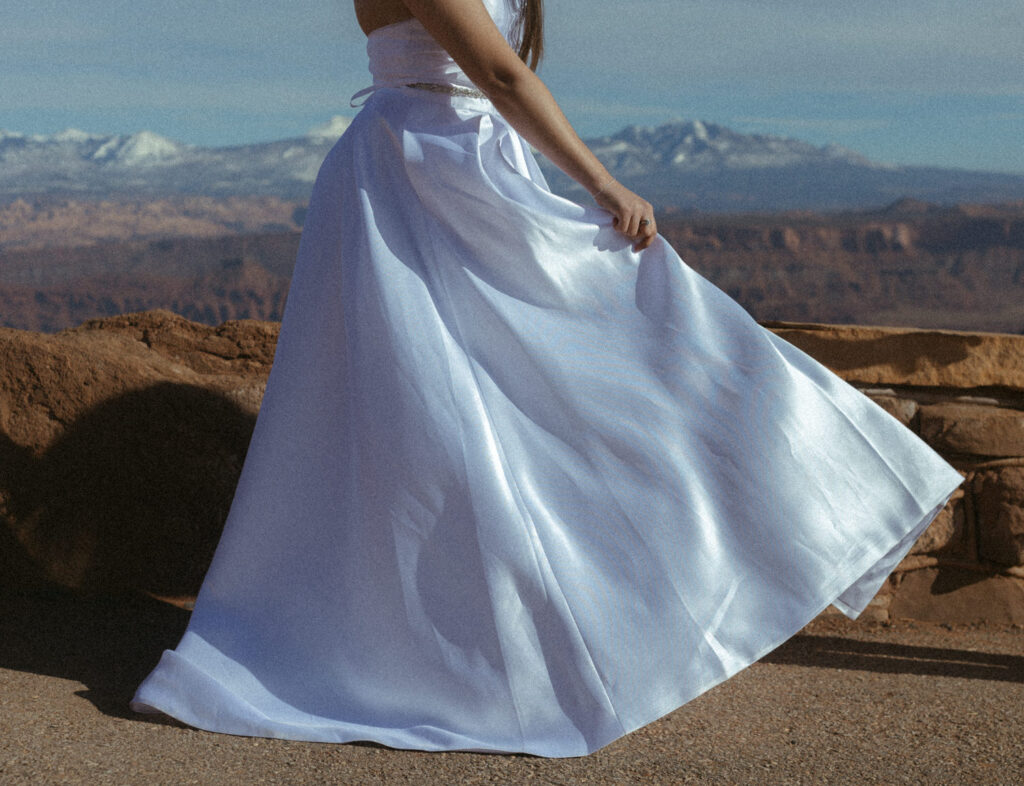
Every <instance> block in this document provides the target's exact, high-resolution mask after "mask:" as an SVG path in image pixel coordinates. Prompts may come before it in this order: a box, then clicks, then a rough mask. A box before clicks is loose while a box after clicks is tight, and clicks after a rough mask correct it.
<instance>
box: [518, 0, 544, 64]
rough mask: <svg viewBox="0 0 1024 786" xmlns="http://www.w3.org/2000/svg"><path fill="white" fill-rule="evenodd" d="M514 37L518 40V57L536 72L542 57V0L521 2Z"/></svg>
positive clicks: (523, 0) (522, 0)
mask: <svg viewBox="0 0 1024 786" xmlns="http://www.w3.org/2000/svg"><path fill="white" fill-rule="evenodd" d="M516 37H517V38H518V39H519V57H520V58H521V59H522V61H523V62H524V63H526V64H527V65H528V66H530V68H532V69H533V70H534V71H536V70H537V66H538V64H539V63H540V59H541V57H543V55H544V3H543V0H521V3H520V6H519V19H518V20H517V21H516Z"/></svg>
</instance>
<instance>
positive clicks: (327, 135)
mask: <svg viewBox="0 0 1024 786" xmlns="http://www.w3.org/2000/svg"><path fill="white" fill-rule="evenodd" d="M351 123H352V118H350V117H344V116H343V115H335V116H334V117H332V118H331V119H330V120H328V121H327V122H326V123H321V124H320V125H317V126H313V127H312V128H311V129H309V133H307V134H306V138H307V139H312V140H316V141H325V140H330V141H332V142H333V141H334V140H336V139H338V138H339V137H340V136H341V135H342V134H344V133H345V129H346V128H348V127H349V125H350V124H351Z"/></svg>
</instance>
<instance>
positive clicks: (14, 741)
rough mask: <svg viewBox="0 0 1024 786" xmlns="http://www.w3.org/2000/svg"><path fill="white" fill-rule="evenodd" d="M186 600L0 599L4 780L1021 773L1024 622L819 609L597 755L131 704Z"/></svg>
mask: <svg viewBox="0 0 1024 786" xmlns="http://www.w3.org/2000/svg"><path fill="white" fill-rule="evenodd" d="M186 621H187V612H183V611H181V610H179V609H175V608H173V607H169V606H166V605H164V604H160V603H157V602H155V601H151V600H148V599H140V598H122V599H116V600H114V599H82V598H76V597H72V596H66V595H55V594H33V595H5V596H0V783H2V784H4V785H5V786H6V785H7V784H29V783H33V784H35V783H38V784H56V783H82V784H90V785H91V784H108V783H109V784H165V783H166V784H236V783H237V784H247V785H248V784H306V783H308V784H318V785H319V784H385V783H386V784H483V783H513V784H515V783H536V784H631V783H643V784H651V783H657V784H675V783H712V784H720V783H721V784H774V783H785V784H828V783H850V784H858V785H859V784H903V783H906V784H972V786H973V785H974V784H1012V785H1013V786H1017V785H1018V784H1020V783H1024V629H1021V628H1020V627H1008V626H985V627H966V626H948V625H946V626H943V625H933V624H926V623H912V622H899V623H896V624H894V625H891V626H884V625H878V624H869V623H855V622H850V621H848V620H845V619H844V618H839V617H821V618H819V619H818V620H816V621H815V622H813V623H812V624H811V625H810V626H808V627H807V628H806V629H805V630H804V631H803V632H802V633H800V634H799V635H798V636H796V637H795V638H793V639H792V640H790V641H789V642H788V643H786V644H785V645H783V646H782V647H780V648H779V649H777V650H776V651H775V652H773V653H772V654H771V655H769V656H768V657H767V658H765V659H764V660H762V661H761V662H759V663H756V664H754V665H753V666H752V667H751V668H749V669H747V670H746V671H744V672H742V673H741V674H739V675H737V676H736V677H734V678H733V679H731V680H729V681H728V682H726V683H725V684H723V685H720V686H719V687H717V688H715V689H713V690H711V691H709V692H708V693H706V694H704V695H703V696H701V697H699V698H698V699H696V700H695V701H693V702H691V703H689V704H688V705H686V706H685V707H683V708H681V709H679V710H677V711H676V712H674V713H672V714H670V715H668V716H666V717H665V718H663V719H661V720H660V721H658V722H656V723H653V724H651V725H649V726H647V727H645V728H643V729H641V730H639V731H637V732H634V733H633V734H630V735H628V736H627V737H625V738H623V739H621V740H619V741H617V742H615V743H613V744H612V745H609V746H608V747H607V748H604V749H603V750H601V751H598V752H597V753H595V754H593V755H591V756H587V757H584V758H578V759H541V758H535V757H531V756H519V755H515V756H505V755H486V754H472V753H418V752H408V751H395V750H390V749H386V748H382V747H379V746H375V745H368V744H352V745H325V744H317V743H302V742H289V741H281V740H265V739H252V738H247V737H231V736H227V735H221V734H211V733H208V732H201V731H196V730H193V729H189V728H187V727H185V726H182V725H180V724H178V723H177V722H174V721H171V720H169V719H164V718H162V717H161V716H157V717H153V716H141V715H136V714H134V713H132V712H131V711H129V710H128V708H127V702H128V700H129V698H130V697H131V695H132V693H133V691H134V689H135V686H136V684H137V683H138V682H139V681H140V680H141V679H142V678H143V677H144V676H145V675H146V674H147V673H148V671H149V669H150V668H151V667H152V666H153V665H154V664H155V663H156V660H157V659H158V658H159V655H160V652H161V651H162V650H163V649H164V648H165V647H173V646H174V644H175V643H176V642H177V640H178V637H179V636H180V635H181V633H182V631H183V630H184V626H185V623H186Z"/></svg>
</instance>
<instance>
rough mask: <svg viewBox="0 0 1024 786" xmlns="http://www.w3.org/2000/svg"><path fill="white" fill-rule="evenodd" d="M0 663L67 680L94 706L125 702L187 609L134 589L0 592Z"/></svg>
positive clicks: (117, 707)
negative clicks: (116, 591)
mask: <svg viewBox="0 0 1024 786" xmlns="http://www.w3.org/2000/svg"><path fill="white" fill-rule="evenodd" d="M0 607H2V609H3V612H2V613H0V668H4V669H14V670H18V671H25V672H29V673H32V674H42V675H47V676H51V677H58V678H60V679H65V680H73V681H75V682H79V683H81V684H83V685H84V686H85V689H84V690H79V691H76V695H79V696H82V697H84V698H86V699H88V700H89V701H90V702H92V703H93V704H94V705H95V706H96V708H97V709H99V710H100V712H102V713H104V714H105V715H110V716H114V717H118V718H133V719H139V718H143V717H149V716H141V715H138V714H137V713H134V712H132V711H131V710H130V709H129V708H128V702H129V700H130V699H131V697H132V696H133V695H134V693H135V688H136V687H138V684H139V683H140V682H141V681H142V680H143V679H144V678H145V676H146V675H147V674H148V673H149V672H150V670H151V669H152V668H153V667H154V666H156V663H157V661H158V660H159V659H160V654H161V653H162V652H163V651H164V650H165V649H169V648H173V647H174V646H176V645H177V643H178V640H179V639H180V638H181V635H182V634H183V633H184V632H185V626H186V625H187V624H188V618H189V612H187V611H185V610H183V609H180V608H176V607H174V606H171V605H168V604H166V603H162V602H160V601H157V600H153V599H151V598H147V597H145V596H141V595H122V596H94V597H83V596H81V595H76V594H73V593H71V592H66V591H62V590H52V591H39V592H30V593H4V594H3V595H0Z"/></svg>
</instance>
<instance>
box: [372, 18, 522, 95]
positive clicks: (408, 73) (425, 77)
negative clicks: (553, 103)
mask: <svg viewBox="0 0 1024 786" xmlns="http://www.w3.org/2000/svg"><path fill="white" fill-rule="evenodd" d="M483 3H484V6H485V7H486V8H487V11H488V13H489V14H490V15H491V19H493V20H494V23H495V24H496V25H497V26H498V29H499V30H501V32H502V34H503V35H504V36H505V38H506V40H509V41H510V42H511V36H512V35H513V30H514V27H515V21H516V18H517V15H518V6H519V4H520V3H519V0H483ZM366 54H367V56H368V58H369V66H370V73H371V74H372V75H373V85H372V86H371V87H368V88H366V89H364V90H360V91H359V92H358V93H356V94H355V95H354V96H352V100H353V101H355V99H357V98H359V97H361V96H364V95H366V94H368V93H371V92H373V91H374V90H377V89H379V88H382V87H401V86H403V85H408V84H411V83H430V84H439V85H455V86H459V87H468V88H472V87H473V83H472V82H471V81H470V79H469V77H468V76H466V74H465V72H464V71H463V70H462V69H461V68H460V67H459V65H458V63H456V62H455V61H454V60H453V59H452V56H451V55H449V54H448V52H447V51H445V49H444V47H442V46H441V45H440V44H439V43H437V41H435V40H434V37H433V36H432V35H431V34H430V33H429V32H427V30H426V28H425V27H423V25H422V24H421V23H420V21H419V20H418V19H405V20H403V21H401V22H395V23H394V24H390V25H385V26H384V27H379V28H377V29H376V30H374V31H373V32H372V33H370V35H369V36H368V37H367V39H366Z"/></svg>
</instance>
